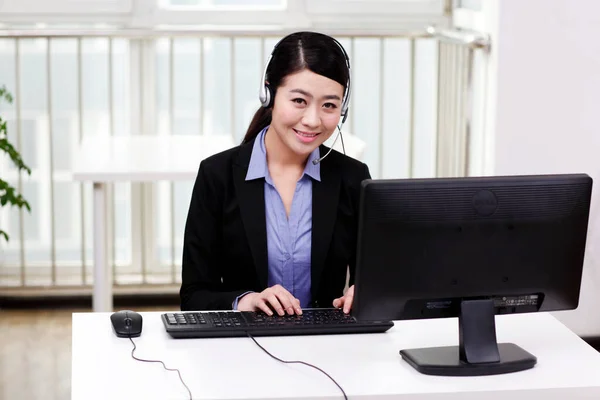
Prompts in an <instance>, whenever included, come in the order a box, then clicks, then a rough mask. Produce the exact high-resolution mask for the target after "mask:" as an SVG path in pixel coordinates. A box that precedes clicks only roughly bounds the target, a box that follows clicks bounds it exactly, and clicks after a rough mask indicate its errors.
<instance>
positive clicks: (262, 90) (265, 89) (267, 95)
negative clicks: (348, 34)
mask: <svg viewBox="0 0 600 400" xmlns="http://www.w3.org/2000/svg"><path fill="white" fill-rule="evenodd" d="M289 36H291V35H287V36H285V37H283V38H282V39H280V40H279V41H278V42H277V43H276V44H275V46H274V47H273V50H272V51H271V54H270V55H269V58H268V60H267V63H266V65H265V70H264V72H263V74H262V78H261V80H260V87H259V92H258V99H259V100H260V104H261V105H262V106H263V107H264V108H269V107H272V106H273V99H274V98H275V93H273V89H272V88H271V86H270V85H269V84H268V83H267V70H268V69H269V65H270V64H271V60H272V59H273V55H274V54H275V51H276V50H277V47H278V46H279V44H280V43H281V42H283V41H284V40H285V39H287V38H288V37H289ZM328 37H329V38H330V39H331V40H333V41H334V42H335V43H336V44H337V45H338V47H339V48H340V50H342V54H343V55H344V58H345V60H346V67H347V68H348V81H347V82H346V88H345V90H344V98H343V99H342V110H341V116H342V122H341V123H340V125H338V126H337V128H338V134H337V136H336V138H335V140H334V142H333V144H332V145H331V148H330V149H329V151H328V152H327V154H325V156H323V157H321V158H319V159H316V160H314V161H313V164H315V165H317V164H318V163H320V162H321V161H322V160H323V159H324V158H325V157H327V156H328V155H329V153H330V152H331V150H332V149H333V146H335V143H336V142H337V140H338V138H339V137H340V135H341V133H342V130H341V125H344V122H346V118H348V106H349V104H350V92H351V91H350V72H351V70H350V57H348V53H346V50H345V49H344V46H342V44H341V43H340V42H338V41H337V40H336V39H335V38H333V37H331V36H328ZM343 143H344V139H342V147H343ZM344 153H345V149H344Z"/></svg>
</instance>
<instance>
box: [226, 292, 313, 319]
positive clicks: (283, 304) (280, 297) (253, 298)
mask: <svg viewBox="0 0 600 400" xmlns="http://www.w3.org/2000/svg"><path fill="white" fill-rule="evenodd" d="M269 306H270V307H269ZM237 309H238V310H239V311H258V310H262V311H264V312H265V313H266V314H267V315H273V311H271V309H273V310H275V311H276V312H277V314H279V315H280V316H283V315H285V313H286V312H287V313H288V314H289V315H294V314H298V315H301V314H302V308H300V300H298V299H297V298H295V297H294V296H292V294H291V293H290V292H288V291H287V290H286V289H285V288H284V287H283V286H281V285H275V286H271V287H270V288H267V289H265V290H263V291H262V292H260V293H248V294H247V295H245V296H244V297H242V298H241V299H240V300H239V302H238V307H237Z"/></svg>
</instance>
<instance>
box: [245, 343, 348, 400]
mask: <svg viewBox="0 0 600 400" xmlns="http://www.w3.org/2000/svg"><path fill="white" fill-rule="evenodd" d="M246 334H247V335H248V337H249V338H250V339H252V340H254V343H256V345H257V346H258V347H260V348H261V349H262V350H263V351H264V352H265V353H267V354H268V355H270V356H271V357H272V358H274V359H276V360H277V361H280V362H282V363H284V364H303V365H306V366H308V367H311V368H314V369H316V370H318V371H321V372H322V373H324V374H325V375H326V376H327V377H328V378H329V379H331V380H332V381H333V383H335V384H336V386H337V387H338V388H340V390H341V391H342V394H343V395H344V399H345V400H348V396H346V392H344V389H342V387H341V386H340V385H339V383H337V382H336V381H335V379H333V378H332V377H331V376H330V375H329V374H328V373H327V372H325V371H323V370H322V369H321V368H319V367H316V366H314V365H312V364H309V363H307V362H304V361H286V360H282V359H281V358H277V357H275V356H274V355H273V354H271V353H269V352H268V351H267V350H266V349H265V348H264V347H262V346H261V345H260V343H258V342H257V341H256V339H255V338H254V336H252V335H251V334H250V333H249V332H246Z"/></svg>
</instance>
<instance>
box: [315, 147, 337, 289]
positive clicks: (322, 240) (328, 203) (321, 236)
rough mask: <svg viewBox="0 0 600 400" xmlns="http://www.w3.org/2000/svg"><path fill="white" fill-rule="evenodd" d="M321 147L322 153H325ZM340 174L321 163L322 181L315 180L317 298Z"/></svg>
mask: <svg viewBox="0 0 600 400" xmlns="http://www.w3.org/2000/svg"><path fill="white" fill-rule="evenodd" d="M323 151H324V150H323V147H321V153H323ZM340 180H341V177H340V174H339V171H338V170H337V169H336V167H335V165H332V164H329V163H327V159H325V162H323V163H321V181H320V182H319V181H313V196H312V204H313V205H312V239H311V242H312V243H311V246H312V256H311V294H312V297H313V300H316V298H317V293H318V288H319V283H320V280H321V273H322V272H323V267H324V266H325V259H326V257H327V250H328V249H329V245H330V243H331V236H332V234H333V227H334V226H335V220H336V216H337V207H338V199H339V195H340Z"/></svg>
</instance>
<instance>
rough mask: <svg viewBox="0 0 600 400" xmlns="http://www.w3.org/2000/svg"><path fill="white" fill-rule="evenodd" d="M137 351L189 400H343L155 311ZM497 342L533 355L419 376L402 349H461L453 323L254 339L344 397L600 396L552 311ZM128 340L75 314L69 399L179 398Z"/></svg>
mask: <svg viewBox="0 0 600 400" xmlns="http://www.w3.org/2000/svg"><path fill="white" fill-rule="evenodd" d="M141 314H142V316H143V318H144V320H143V323H144V326H143V331H142V335H141V336H140V337H138V338H135V339H134V341H135V343H136V345H137V350H136V352H135V355H136V356H137V357H140V358H147V359H154V360H162V361H163V362H165V364H166V365H167V367H169V368H177V369H179V370H180V371H181V375H182V377H183V379H184V381H185V382H186V384H187V385H188V387H189V388H190V390H191V392H192V394H193V396H194V398H195V399H242V398H243V399H313V400H314V399H321V400H323V399H342V398H343V397H342V394H341V392H340V391H339V389H338V388H337V387H336V386H335V385H334V383H333V382H332V381H330V380H329V379H328V378H327V377H326V376H325V375H323V374H322V373H320V372H319V371H316V370H314V369H312V368H309V367H306V366H304V365H299V364H282V363H280V362H278V361H276V360H273V359H272V358H270V357H269V356H268V355H267V354H266V353H264V352H263V351H262V350H261V349H260V348H258V346H256V344H254V342H253V341H252V340H251V339H249V338H229V339H172V338H171V337H170V336H168V335H167V333H166V332H165V330H164V328H163V325H162V322H161V321H160V314H161V313H158V312H157V313H141ZM496 323H497V334H498V341H499V342H506V341H512V342H514V343H516V344H518V345H520V346H521V347H523V348H524V349H525V350H527V351H529V352H531V353H532V354H533V355H535V356H536V357H537V358H538V364H537V365H536V366H535V367H534V368H533V369H530V370H526V371H522V372H517V373H513V374H505V375H495V376H483V377H436V376H428V375H422V374H419V373H418V372H417V371H416V370H414V369H413V368H412V367H410V366H409V365H408V364H406V363H405V362H404V360H402V358H401V356H400V355H399V354H398V351H399V350H400V349H403V348H412V347H427V346H443V345H454V344H457V343H458V325H457V319H455V318H452V319H439V320H423V321H399V322H396V326H395V327H394V328H392V329H391V330H390V331H388V332H387V333H385V334H370V335H336V336H305V337H301V336H298V337H270V338H267V337H261V338H257V340H258V342H259V343H260V344H261V345H263V346H264V347H265V348H266V349H267V350H268V351H270V352H271V353H272V354H273V355H275V356H277V357H280V358H282V359H284V360H301V361H305V362H309V363H312V364H315V365H316V366H318V367H320V368H322V369H324V370H325V371H326V372H327V373H329V374H330V375H331V376H332V377H333V378H334V379H336V380H337V382H338V383H339V384H340V385H341V386H342V387H343V388H344V390H345V391H346V394H347V395H348V398H349V399H402V400H429V399H431V400H500V399H502V400H504V399H510V400H525V399H527V400H531V399H536V400H537V399H543V400H566V399H569V400H575V399H588V400H591V399H600V353H598V352H596V351H595V350H594V349H593V348H592V347H590V346H588V345H587V344H586V343H585V342H584V341H583V340H581V339H580V338H579V337H577V336H576V335H575V334H574V333H573V332H572V331H570V330H569V329H567V328H566V327H565V326H564V325H563V324H561V323H560V322H559V321H558V320H556V319H555V318H554V317H553V316H552V315H550V314H546V313H540V314H520V315H509V316H498V317H497V318H496ZM132 348H133V346H132V344H131V342H130V341H129V339H122V338H118V337H116V336H115V335H114V334H113V332H112V326H111V323H110V313H80V314H73V347H72V378H71V384H72V400H80V399H81V400H83V399H85V400H92V399H133V398H135V399H145V400H146V399H161V400H166V399H186V398H188V397H187V396H188V394H187V391H186V390H185V388H184V387H183V385H182V384H181V382H180V381H179V378H178V376H177V373H176V372H169V371H165V370H164V369H163V367H162V365H161V364H159V363H143V362H139V361H136V360H134V359H132V357H131V350H132Z"/></svg>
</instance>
